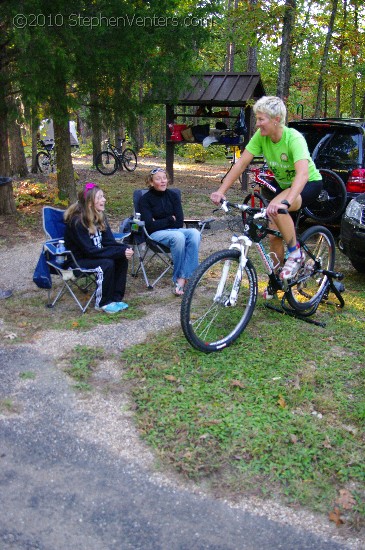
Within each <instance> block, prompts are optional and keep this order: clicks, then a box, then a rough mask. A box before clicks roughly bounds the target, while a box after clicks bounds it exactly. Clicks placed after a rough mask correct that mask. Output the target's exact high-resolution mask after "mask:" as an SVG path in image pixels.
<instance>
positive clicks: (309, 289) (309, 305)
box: [286, 225, 336, 312]
mask: <svg viewBox="0 0 365 550" xmlns="http://www.w3.org/2000/svg"><path fill="white" fill-rule="evenodd" d="M299 242H300V243H301V245H302V250H303V251H304V252H305V263H304V266H303V267H302V268H301V269H300V270H299V272H298V275H297V282H296V283H295V285H293V286H290V287H289V289H288V290H287V292H286V297H287V300H288V303H289V305H290V306H291V307H292V308H293V309H295V310H296V311H298V312H303V311H306V310H310V309H315V306H317V305H318V303H319V301H320V300H321V298H322V296H323V293H324V290H325V287H327V285H328V277H327V275H324V274H323V273H321V270H323V269H327V270H329V271H332V270H333V269H334V266H335V249H336V246H335V240H334V238H333V236H332V233H331V231H330V230H329V229H327V228H326V227H321V226H320V225H316V226H314V227H310V228H309V229H307V230H306V231H304V233H303V235H301V236H300V237H299Z"/></svg>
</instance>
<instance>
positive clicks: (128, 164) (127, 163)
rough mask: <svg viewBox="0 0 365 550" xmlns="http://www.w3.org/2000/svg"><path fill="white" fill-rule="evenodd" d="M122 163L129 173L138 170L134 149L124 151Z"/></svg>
mask: <svg viewBox="0 0 365 550" xmlns="http://www.w3.org/2000/svg"><path fill="white" fill-rule="evenodd" d="M122 162H123V165H124V168H125V169H126V170H128V172H134V170H135V169H136V168H137V155H136V153H135V152H134V151H133V149H128V148H127V149H124V151H123V159H122Z"/></svg>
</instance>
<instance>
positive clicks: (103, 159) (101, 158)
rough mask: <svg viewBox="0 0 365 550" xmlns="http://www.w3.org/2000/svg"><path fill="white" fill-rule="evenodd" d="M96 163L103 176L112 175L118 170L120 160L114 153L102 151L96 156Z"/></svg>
mask: <svg viewBox="0 0 365 550" xmlns="http://www.w3.org/2000/svg"><path fill="white" fill-rule="evenodd" d="M95 165H96V169H97V170H98V171H99V172H100V174H103V176H111V175H112V174H114V173H115V172H116V171H117V169H118V166H119V160H118V159H117V157H116V156H115V155H114V153H111V152H110V151H102V152H101V153H99V154H98V156H97V157H96V161H95Z"/></svg>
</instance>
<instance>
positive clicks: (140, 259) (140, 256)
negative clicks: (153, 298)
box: [132, 245, 173, 290]
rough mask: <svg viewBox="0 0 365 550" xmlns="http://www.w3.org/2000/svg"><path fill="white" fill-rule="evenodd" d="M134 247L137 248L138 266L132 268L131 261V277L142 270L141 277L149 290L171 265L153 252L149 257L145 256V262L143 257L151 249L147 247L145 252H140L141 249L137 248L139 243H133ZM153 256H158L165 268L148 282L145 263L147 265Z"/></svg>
mask: <svg viewBox="0 0 365 550" xmlns="http://www.w3.org/2000/svg"><path fill="white" fill-rule="evenodd" d="M135 249H137V256H138V267H137V269H134V264H133V263H132V277H137V275H138V273H139V271H142V273H143V278H144V280H145V283H146V286H147V288H148V289H149V290H153V288H154V286H155V285H156V284H157V283H158V281H160V279H162V277H164V276H165V275H166V273H167V272H168V271H170V269H172V268H173V265H172V263H171V262H170V261H169V260H166V259H165V258H162V257H161V256H158V255H157V254H156V253H154V252H152V255H151V257H150V258H147V261H146V262H145V259H146V257H147V255H148V252H151V251H150V250H149V249H148V248H146V250H145V252H141V250H140V248H139V245H135ZM155 256H158V257H159V259H160V261H161V262H163V263H164V264H165V265H166V268H165V269H164V271H163V272H162V273H160V275H159V276H158V277H157V279H155V280H154V281H153V283H150V281H149V279H148V275H147V272H146V265H148V264H149V263H150V262H151V260H152V259H153V258H154V257H155Z"/></svg>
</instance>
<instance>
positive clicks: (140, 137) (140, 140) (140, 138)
mask: <svg viewBox="0 0 365 550" xmlns="http://www.w3.org/2000/svg"><path fill="white" fill-rule="evenodd" d="M139 101H140V103H141V104H142V101H143V87H142V84H140V85H139ZM136 137H137V140H136V141H137V151H139V150H140V149H142V147H143V146H144V121H143V116H142V115H139V116H138V121H137V132H136Z"/></svg>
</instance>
